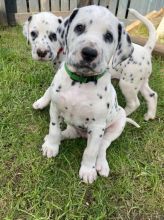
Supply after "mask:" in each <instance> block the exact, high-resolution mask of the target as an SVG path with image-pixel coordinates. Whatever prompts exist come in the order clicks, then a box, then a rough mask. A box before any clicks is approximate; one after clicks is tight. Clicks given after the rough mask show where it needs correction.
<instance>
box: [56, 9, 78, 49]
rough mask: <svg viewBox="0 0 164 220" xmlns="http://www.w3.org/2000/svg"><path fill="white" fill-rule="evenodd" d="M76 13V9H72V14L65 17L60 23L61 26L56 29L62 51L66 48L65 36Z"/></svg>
mask: <svg viewBox="0 0 164 220" xmlns="http://www.w3.org/2000/svg"><path fill="white" fill-rule="evenodd" d="M77 12H78V9H77V8H76V9H74V10H73V12H72V14H71V15H70V16H68V17H66V18H65V19H64V20H63V22H62V23H61V25H60V26H59V27H58V30H57V37H58V40H59V43H60V46H61V47H63V48H64V49H65V47H66V46H67V35H68V31H69V27H70V25H71V23H72V21H73V19H74V17H75V16H76V14H77Z"/></svg>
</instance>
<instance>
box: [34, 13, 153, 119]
mask: <svg viewBox="0 0 164 220" xmlns="http://www.w3.org/2000/svg"><path fill="white" fill-rule="evenodd" d="M129 11H130V13H131V14H133V15H134V16H135V17H136V18H138V19H139V20H141V21H142V22H143V23H144V24H145V25H146V26H147V28H148V30H149V38H148V41H147V43H146V44H145V46H144V47H142V46H140V45H137V44H133V47H134V51H133V53H132V55H131V56H130V57H129V58H127V59H126V60H125V61H124V62H122V63H120V64H119V65H117V67H115V68H113V67H112V59H111V61H110V63H109V68H110V73H111V76H112V78H117V79H119V86H120V89H121V91H122V93H123V95H124V96H125V99H126V107H125V111H126V115H130V114H131V113H133V112H134V111H135V110H136V109H137V108H138V107H139V105H140V102H139V99H138V96H137V95H138V93H139V92H141V94H142V96H143V97H144V98H145V100H146V102H147V106H148V112H147V113H146V114H145V116H144V119H145V120H149V119H154V118H155V116H156V108H157V93H156V92H154V91H153V90H152V89H151V88H150V86H149V77H150V74H151V72H152V64H151V52H152V50H153V48H154V46H155V42H156V31H155V28H154V26H153V24H152V23H151V22H150V21H149V20H148V19H147V18H145V17H144V16H142V15H141V14H140V13H138V12H137V11H136V10H134V9H129ZM45 19H46V20H47V21H48V17H46V18H45ZM91 20H92V22H93V21H94V18H93V19H91ZM67 23H68V19H67V18H66V19H65V21H64V22H62V23H61V25H60V27H59V28H58V31H59V33H60V34H61V36H64V29H65V28H66V26H67ZM35 26H37V27H39V24H38V23H37V20H35ZM57 40H59V39H57ZM60 43H61V47H63V45H64V43H65V42H64V38H63V39H62V40H61V39H60ZM58 49H59V48H58ZM119 53H121V50H120V51H119ZM61 54H62V53H61ZM54 57H55V56H54ZM58 58H59V59H58ZM62 59H63V60H64V59H65V57H64V56H60V57H59V56H57V59H56V61H55V62H57V63H59V62H60V61H62ZM49 102H50V95H49V89H47V91H46V92H45V94H44V96H42V97H41V98H40V99H38V100H37V101H36V102H34V104H33V108H34V109H42V108H44V107H45V106H46V105H47V104H48V103H49Z"/></svg>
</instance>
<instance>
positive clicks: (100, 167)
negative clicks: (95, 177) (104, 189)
mask: <svg viewBox="0 0 164 220" xmlns="http://www.w3.org/2000/svg"><path fill="white" fill-rule="evenodd" d="M96 170H97V172H98V173H99V175H100V176H105V177H108V176H109V172H110V168H109V165H108V162H107V161H106V160H103V161H102V160H98V161H97V162H96Z"/></svg>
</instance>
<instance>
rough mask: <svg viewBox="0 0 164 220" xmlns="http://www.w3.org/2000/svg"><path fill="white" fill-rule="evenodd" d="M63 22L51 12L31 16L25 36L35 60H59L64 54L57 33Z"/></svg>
mask: <svg viewBox="0 0 164 220" xmlns="http://www.w3.org/2000/svg"><path fill="white" fill-rule="evenodd" d="M62 21H63V19H62V18H61V17H57V16H55V15H54V14H52V13H51V12H40V13H38V14H34V15H32V16H30V17H29V18H28V20H27V21H26V22H25V23H24V25H23V34H24V36H25V37H26V38H27V41H28V43H30V45H31V48H32V58H33V59H34V60H40V61H48V60H52V61H54V60H55V59H56V58H58V59H59V55H60V56H61V54H62V53H60V52H61V48H60V44H59V41H58V40H57V34H56V32H57V29H58V27H59V25H60V24H61V23H62ZM60 59H62V58H60Z"/></svg>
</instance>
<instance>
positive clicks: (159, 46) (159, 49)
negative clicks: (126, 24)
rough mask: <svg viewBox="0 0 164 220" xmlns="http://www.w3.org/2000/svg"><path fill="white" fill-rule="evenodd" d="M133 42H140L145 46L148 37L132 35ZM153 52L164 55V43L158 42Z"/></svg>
mask: <svg viewBox="0 0 164 220" xmlns="http://www.w3.org/2000/svg"><path fill="white" fill-rule="evenodd" d="M131 39H132V42H133V43H135V44H139V45H141V46H144V45H145V44H146V42H147V38H143V37H134V36H131ZM153 54H156V55H160V56H162V57H164V45H163V44H159V43H156V45H155V48H154V49H153Z"/></svg>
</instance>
